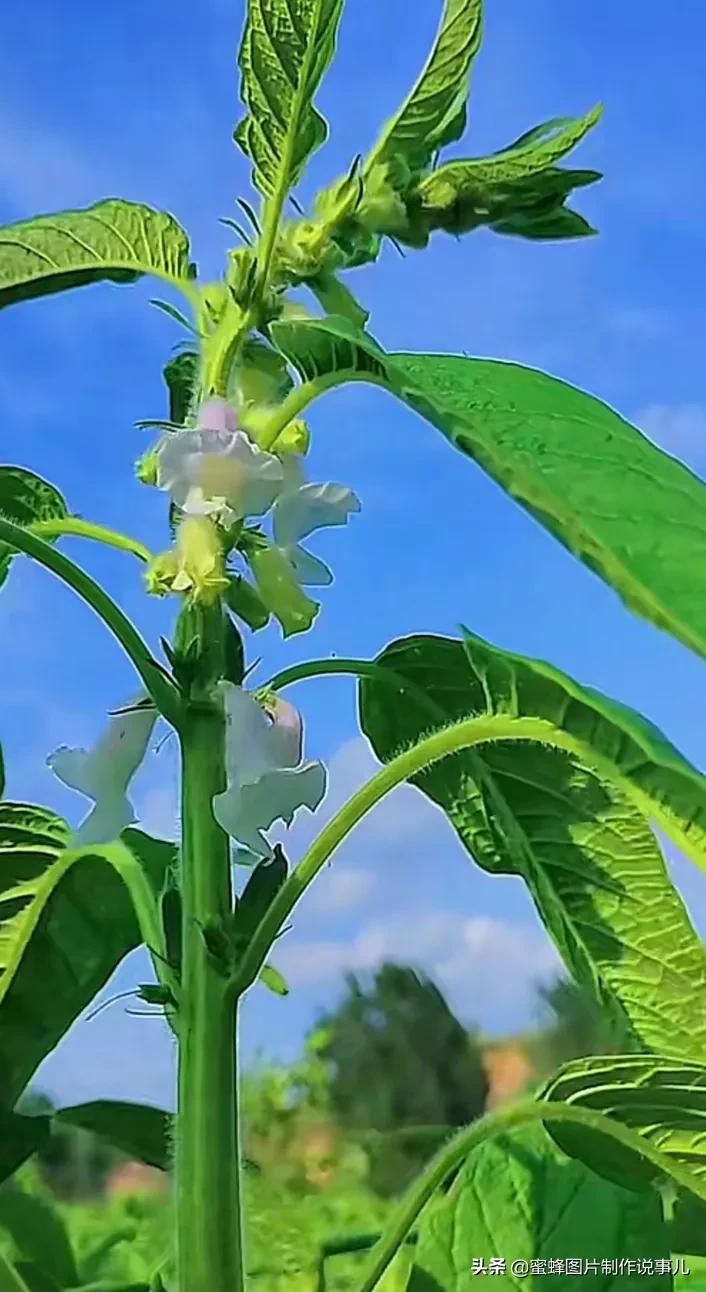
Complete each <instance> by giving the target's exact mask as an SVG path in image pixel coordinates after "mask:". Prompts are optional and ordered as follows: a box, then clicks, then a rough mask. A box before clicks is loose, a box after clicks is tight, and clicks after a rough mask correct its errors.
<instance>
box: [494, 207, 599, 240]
mask: <svg viewBox="0 0 706 1292" xmlns="http://www.w3.org/2000/svg"><path fill="white" fill-rule="evenodd" d="M490 228H491V229H492V230H493V233H504V234H506V235H509V236H510V237H515V238H535V239H537V240H538V241H556V240H560V239H562V238H591V237H593V235H594V234H595V233H596V230H595V229H594V228H593V225H591V224H589V223H588V220H585V219H584V217H583V216H582V215H579V213H578V211H570V210H568V208H567V207H565V206H558V207H556V209H555V210H553V211H551V212H550V213H549V214H548V215H533V214H532V213H531V212H527V213H524V212H518V213H517V215H512V216H510V217H509V218H508V219H504V220H495V221H494V222H493V223H492V224H491V225H490Z"/></svg>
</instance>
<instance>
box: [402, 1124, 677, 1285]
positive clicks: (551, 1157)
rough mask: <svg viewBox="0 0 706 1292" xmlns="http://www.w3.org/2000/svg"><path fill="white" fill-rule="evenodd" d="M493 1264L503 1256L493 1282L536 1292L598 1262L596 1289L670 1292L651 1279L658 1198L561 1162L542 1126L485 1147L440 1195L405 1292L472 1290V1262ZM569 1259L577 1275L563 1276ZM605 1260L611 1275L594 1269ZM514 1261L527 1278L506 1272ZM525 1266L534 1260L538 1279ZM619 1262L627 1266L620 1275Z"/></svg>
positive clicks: (658, 1250)
mask: <svg viewBox="0 0 706 1292" xmlns="http://www.w3.org/2000/svg"><path fill="white" fill-rule="evenodd" d="M493 1257H495V1258H498V1257H499V1258H501V1259H502V1258H504V1259H505V1261H506V1273H505V1274H504V1275H503V1274H501V1275H500V1277H499V1278H497V1282H498V1284H500V1283H503V1282H504V1283H505V1284H506V1286H508V1287H509V1286H511V1285H512V1286H522V1287H527V1288H530V1289H531V1288H535V1289H540V1288H542V1287H543V1286H544V1285H545V1284H546V1283H547V1281H549V1282H550V1283H551V1284H552V1285H553V1286H557V1287H560V1288H564V1287H568V1286H570V1282H571V1277H570V1276H571V1274H572V1273H573V1274H575V1273H583V1271H584V1269H585V1262H586V1261H597V1269H595V1270H592V1269H591V1268H590V1267H589V1271H590V1272H588V1273H587V1275H586V1277H588V1278H589V1279H590V1284H591V1287H595V1288H596V1289H597V1292H619V1289H622V1288H635V1289H637V1288H638V1287H640V1288H653V1289H657V1288H661V1289H664V1292H669V1289H671V1286H672V1279H671V1275H670V1274H669V1273H666V1274H662V1273H655V1272H654V1269H655V1266H654V1262H655V1261H656V1260H662V1261H668V1260H669V1258H670V1252H669V1246H668V1242H667V1233H666V1228H665V1225H664V1222H663V1220H662V1212H661V1206H660V1201H659V1198H658V1197H657V1196H656V1195H655V1196H653V1195H651V1194H644V1195H642V1196H636V1195H634V1194H630V1193H629V1192H627V1191H626V1190H625V1189H620V1188H618V1187H616V1186H615V1185H614V1184H608V1183H606V1182H605V1181H604V1180H601V1179H599V1178H598V1177H597V1176H595V1175H594V1174H593V1173H592V1172H591V1171H589V1170H587V1169H586V1167H584V1166H583V1165H582V1164H581V1163H579V1162H575V1161H571V1160H567V1158H566V1157H564V1156H563V1154H560V1153H559V1152H558V1151H557V1149H556V1148H555V1146H554V1144H553V1143H552V1141H551V1140H550V1139H549V1136H548V1135H547V1134H546V1132H545V1131H544V1130H543V1129H542V1127H541V1126H526V1127H522V1128H520V1129H518V1130H515V1131H513V1132H512V1133H509V1134H505V1135H501V1136H498V1137H497V1138H496V1139H493V1140H489V1141H487V1142H486V1143H485V1144H483V1145H482V1146H481V1148H480V1149H478V1150H477V1151H476V1152H475V1153H473V1154H472V1155H471V1156H470V1157H469V1159H468V1161H467V1162H466V1164H465V1166H464V1167H463V1168H462V1171H461V1173H460V1175H459V1176H457V1178H456V1180H455V1181H454V1184H453V1185H452V1187H451V1189H450V1191H449V1193H448V1194H447V1195H446V1197H443V1198H441V1199H439V1200H438V1201H437V1202H435V1203H434V1202H433V1203H432V1204H431V1205H430V1207H429V1208H428V1209H427V1211H426V1212H425V1214H424V1216H423V1218H422V1221H421V1225H420V1229H419V1238H418V1243H417V1250H416V1255H415V1262H414V1266H413V1270H412V1274H411V1277H410V1281H409V1283H408V1285H407V1286H408V1292H469V1290H470V1288H471V1287H472V1286H475V1285H476V1284H477V1282H478V1277H477V1276H476V1275H474V1274H473V1273H472V1270H473V1261H474V1258H475V1259H482V1260H483V1261H484V1262H485V1264H486V1266H488V1267H490V1264H491V1260H492V1258H493ZM567 1259H568V1260H569V1261H572V1260H573V1261H579V1262H580V1263H581V1265H580V1269H579V1270H578V1271H577V1270H576V1267H575V1266H574V1267H573V1270H572V1268H571V1267H570V1266H569V1268H568V1270H567V1268H566V1264H565V1263H566V1261H567ZM603 1260H605V1261H615V1262H616V1265H615V1272H614V1273H613V1272H610V1273H609V1272H603V1271H602V1270H601V1262H602V1261H603ZM513 1261H518V1262H519V1261H524V1262H526V1267H525V1269H526V1272H525V1274H524V1275H522V1276H513V1275H512V1273H511V1265H512V1262H513ZM532 1261H537V1262H539V1266H538V1268H537V1269H536V1271H535V1272H531V1267H530V1262H532ZM550 1261H561V1262H562V1263H563V1266H564V1267H563V1269H562V1268H561V1267H560V1268H559V1270H552V1268H551V1267H550V1265H549V1262H550ZM621 1261H625V1262H628V1261H629V1262H631V1263H632V1268H631V1266H630V1265H624V1266H622V1268H621V1266H620V1262H621ZM643 1261H647V1262H651V1272H648V1270H650V1265H648V1266H647V1267H646V1268H645V1267H644V1266H642V1265H641V1266H640V1267H638V1265H637V1262H643ZM609 1268H610V1267H609ZM491 1279H492V1275H491ZM493 1281H495V1280H493Z"/></svg>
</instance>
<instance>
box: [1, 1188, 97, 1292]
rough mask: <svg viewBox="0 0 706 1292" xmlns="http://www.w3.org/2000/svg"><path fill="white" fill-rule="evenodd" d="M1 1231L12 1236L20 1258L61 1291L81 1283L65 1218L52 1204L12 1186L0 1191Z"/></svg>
mask: <svg viewBox="0 0 706 1292" xmlns="http://www.w3.org/2000/svg"><path fill="white" fill-rule="evenodd" d="M0 1229H3V1230H4V1231H5V1232H6V1233H7V1234H9V1236H10V1238H11V1239H12V1242H13V1245H14V1247H15V1249H16V1254H17V1256H18V1257H20V1258H21V1259H23V1260H25V1261H29V1262H31V1263H32V1264H33V1265H36V1266H37V1268H38V1269H39V1270H40V1271H41V1272H42V1274H46V1275H47V1276H48V1277H49V1278H50V1279H52V1280H53V1281H54V1282H55V1283H56V1285H57V1286H58V1287H60V1288H70V1287H75V1286H76V1284H77V1283H78V1282H79V1281H80V1280H79V1275H78V1271H77V1269H76V1263H75V1260H74V1254H73V1251H72V1250H71V1243H70V1242H69V1236H68V1234H67V1232H66V1229H65V1227H64V1224H63V1222H62V1220H61V1217H60V1215H59V1213H58V1211H57V1210H56V1208H54V1207H52V1206H51V1204H50V1203H49V1202H46V1201H45V1199H44V1198H40V1197H39V1196H37V1195H36V1194H29V1193H23V1192H22V1190H21V1189H18V1188H17V1187H15V1186H14V1185H12V1184H6V1185H4V1186H3V1188H2V1189H0Z"/></svg>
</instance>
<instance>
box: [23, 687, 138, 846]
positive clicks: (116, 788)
mask: <svg viewBox="0 0 706 1292" xmlns="http://www.w3.org/2000/svg"><path fill="white" fill-rule="evenodd" d="M143 700H144V696H140V697H138V699H137V700H133V701H131V702H130V703H131V704H134V705H137V704H140V702H141V701H143ZM156 721H157V713H156V710H155V709H153V708H147V707H140V708H134V709H131V710H130V711H129V712H125V713H117V714H115V715H114V716H113V717H112V718H111V719H110V721H109V723H108V726H107V729H106V731H105V732H104V734H103V735H102V736H101V738H100V740H99V741H98V742H97V744H96V745H95V746H94V748H93V749H68V748H67V747H66V746H62V747H61V748H60V749H57V750H56V752H55V753H53V754H51V755H50V756H49V758H48V759H47V764H48V765H49V767H51V769H52V771H53V773H54V775H55V776H57V777H58V778H59V780H60V781H63V783H64V785H68V787H69V789H72V790H77V791H78V793H79V794H85V795H86V798H89V799H93V803H94V806H93V807H92V808H91V811H90V812H89V813H88V816H87V817H86V818H85V819H84V820H83V821H82V822H81V825H80V826H79V828H78V830H76V831H75V832H74V834H73V836H72V840H71V845H72V847H83V846H86V845H90V844H104V843H113V842H114V841H115V840H116V839H118V838H119V837H120V835H121V834H122V832H123V830H125V829H127V827H128V826H129V825H132V824H133V822H134V820H135V813H134V811H133V807H132V804H131V803H130V801H129V799H128V797H127V787H128V785H129V784H130V781H131V780H132V778H133V776H134V774H135V772H136V771H137V769H138V767H139V766H140V763H141V762H142V760H143V758H144V756H145V754H146V752H147V745H148V743H149V739H150V736H151V734H152V729H153V727H154V724H155V722H156Z"/></svg>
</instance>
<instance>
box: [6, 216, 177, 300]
mask: <svg viewBox="0 0 706 1292" xmlns="http://www.w3.org/2000/svg"><path fill="white" fill-rule="evenodd" d="M142 274H153V275H155V276H156V277H157V278H163V279H165V280H166V281H167V282H170V283H174V284H176V285H177V286H180V287H183V286H184V284H185V283H186V282H187V280H188V279H189V277H190V276H191V266H190V263H189V240H188V238H187V236H186V234H185V232H184V230H183V229H182V228H181V227H180V226H179V225H178V224H177V222H176V220H175V219H174V218H173V216H171V215H167V214H166V213H165V212H164V211H155V210H153V209H152V207H149V206H142V205H140V204H138V203H137V202H123V201H121V200H120V199H117V198H110V199H109V200H108V201H105V202H96V203H95V205H94V206H88V207H85V208H84V209H82V210H79V211H59V212H58V214H56V215H38V216H36V217H35V218H34V219H33V220H21V221H20V222H19V223H17V224H7V225H5V226H4V227H2V228H0V308H2V306H3V305H13V304H14V303H15V302H16V301H25V300H32V299H34V298H35V297H37V296H46V295H49V294H51V293H52V292H63V291H66V290H67V289H68V288H70V287H81V286H83V285H84V284H86V283H97V282H102V281H110V282H114V283H126V282H127V283H130V282H134V281H135V280H136V279H137V278H139V277H141V275H142Z"/></svg>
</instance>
